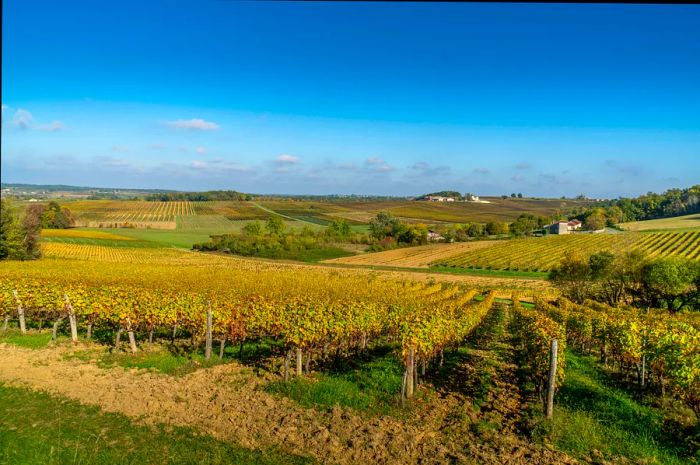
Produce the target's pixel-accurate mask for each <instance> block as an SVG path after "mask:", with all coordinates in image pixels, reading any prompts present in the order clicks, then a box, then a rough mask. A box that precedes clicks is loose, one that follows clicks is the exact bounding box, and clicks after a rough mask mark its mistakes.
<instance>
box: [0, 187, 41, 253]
mask: <svg viewBox="0 0 700 465" xmlns="http://www.w3.org/2000/svg"><path fill="white" fill-rule="evenodd" d="M42 211H43V207H42V206H41V205H30V206H29V207H27V208H26V209H25V211H24V212H23V213H20V211H19V209H17V208H15V207H14V205H12V202H11V201H10V200H9V199H0V259H5V258H7V259H13V260H31V259H35V258H39V257H40V256H41V249H40V248H39V234H40V232H41V213H42Z"/></svg>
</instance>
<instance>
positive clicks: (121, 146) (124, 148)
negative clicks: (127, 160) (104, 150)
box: [112, 145, 129, 152]
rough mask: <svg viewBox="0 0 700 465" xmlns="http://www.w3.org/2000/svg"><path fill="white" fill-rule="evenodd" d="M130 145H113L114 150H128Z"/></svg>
mask: <svg viewBox="0 0 700 465" xmlns="http://www.w3.org/2000/svg"><path fill="white" fill-rule="evenodd" d="M128 151H129V147H126V146H124V145H115V146H114V147H112V152H128Z"/></svg>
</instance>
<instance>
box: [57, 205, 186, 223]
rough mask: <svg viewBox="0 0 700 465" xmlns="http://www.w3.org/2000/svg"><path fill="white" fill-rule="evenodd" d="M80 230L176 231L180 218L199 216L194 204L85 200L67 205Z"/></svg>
mask: <svg viewBox="0 0 700 465" xmlns="http://www.w3.org/2000/svg"><path fill="white" fill-rule="evenodd" d="M65 205H66V206H67V207H68V208H69V209H70V210H71V212H73V214H74V215H75V217H76V225H77V226H86V227H124V226H130V227H138V228H156V229H175V227H176V218H177V217H178V216H191V215H194V214H195V210H194V205H193V203H192V202H143V201H129V200H121V201H112V200H82V201H77V202H70V203H66V204H65Z"/></svg>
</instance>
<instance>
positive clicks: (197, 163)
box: [190, 160, 208, 170]
mask: <svg viewBox="0 0 700 465" xmlns="http://www.w3.org/2000/svg"><path fill="white" fill-rule="evenodd" d="M207 166H208V165H207V162H205V161H202V160H193V161H192V163H190V167H192V168H194V169H196V170H203V169H205V168H206V167H207Z"/></svg>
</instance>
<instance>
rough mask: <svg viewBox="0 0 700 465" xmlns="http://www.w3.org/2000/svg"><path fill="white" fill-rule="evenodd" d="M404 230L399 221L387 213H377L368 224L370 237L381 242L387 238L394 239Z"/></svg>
mask: <svg viewBox="0 0 700 465" xmlns="http://www.w3.org/2000/svg"><path fill="white" fill-rule="evenodd" d="M404 229H405V225H404V224H403V223H402V222H401V220H399V219H398V218H396V217H395V216H393V215H392V214H391V213H389V212H387V211H383V212H379V213H378V214H377V216H376V217H374V218H372V219H371V220H370V222H369V231H370V235H371V236H372V237H373V238H375V239H377V240H382V239H384V238H385V237H387V236H389V237H393V238H395V239H396V238H397V237H398V236H399V234H400V233H401V232H402V231H403V230H404Z"/></svg>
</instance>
